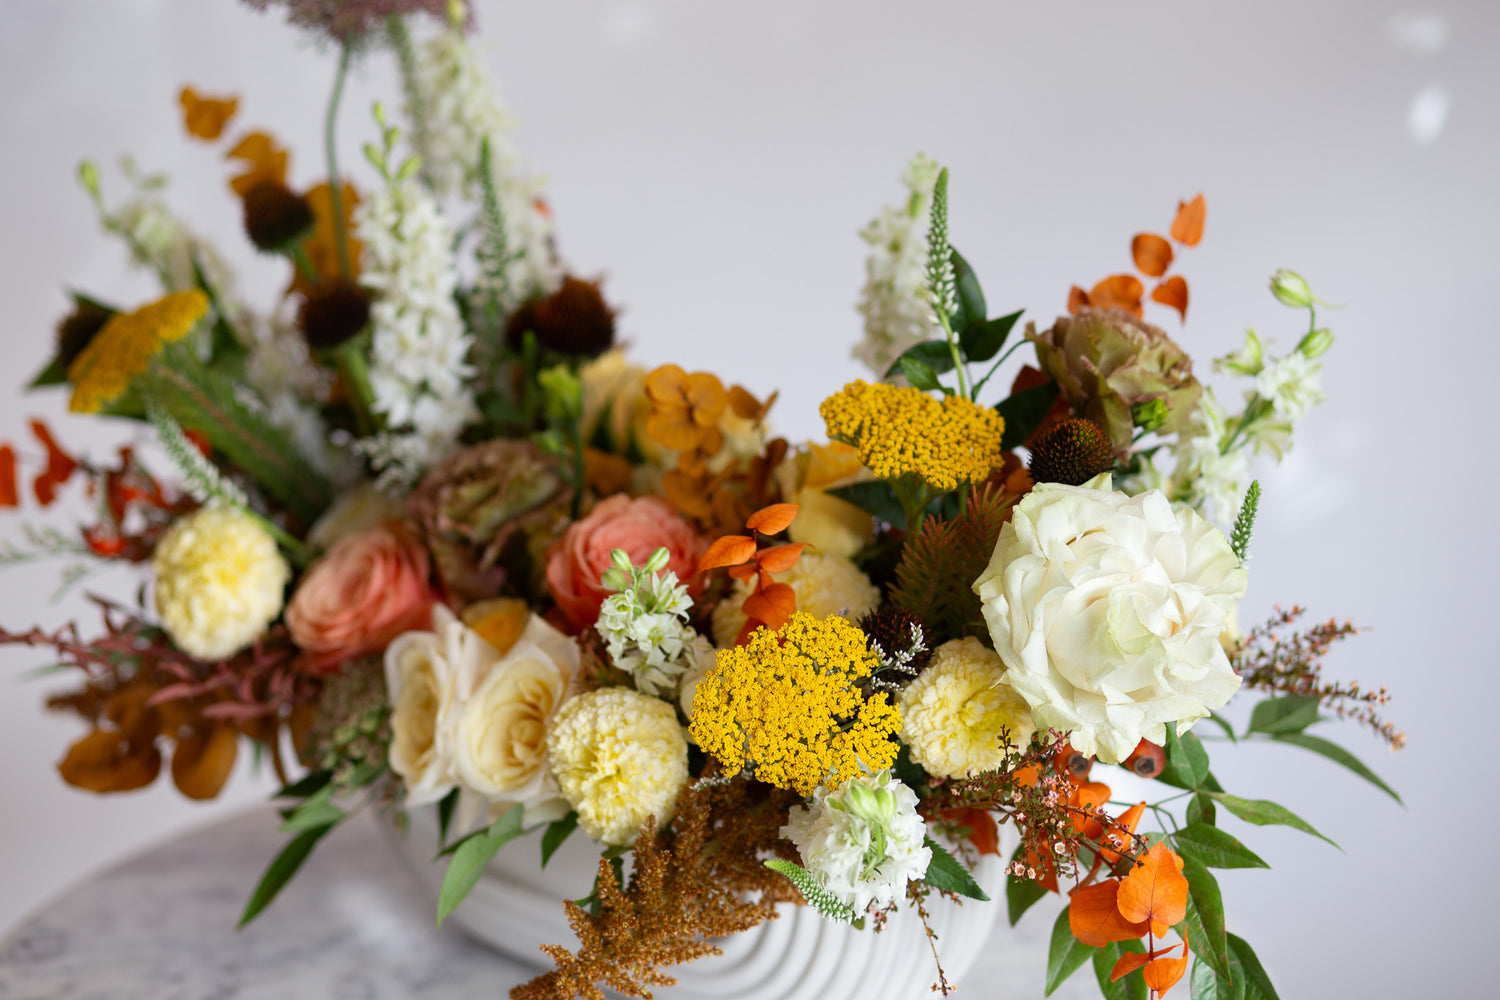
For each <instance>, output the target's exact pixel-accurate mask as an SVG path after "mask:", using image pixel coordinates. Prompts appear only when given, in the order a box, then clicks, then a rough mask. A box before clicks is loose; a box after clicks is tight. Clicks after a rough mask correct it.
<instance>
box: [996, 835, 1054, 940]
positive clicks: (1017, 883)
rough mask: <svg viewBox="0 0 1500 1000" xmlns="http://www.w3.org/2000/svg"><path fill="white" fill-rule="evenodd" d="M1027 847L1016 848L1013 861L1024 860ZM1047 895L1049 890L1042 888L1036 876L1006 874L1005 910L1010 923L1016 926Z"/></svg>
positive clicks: (1012, 856) (1012, 857)
mask: <svg viewBox="0 0 1500 1000" xmlns="http://www.w3.org/2000/svg"><path fill="white" fill-rule="evenodd" d="M1025 859H1026V849H1025V848H1024V847H1018V848H1016V853H1015V854H1013V855H1011V860H1012V861H1024V860H1025ZM1046 895H1047V890H1046V889H1044V888H1042V885H1041V883H1040V882H1038V881H1037V880H1036V879H1034V878H1017V877H1016V876H1014V875H1007V876H1005V911H1006V915H1007V916H1008V917H1009V918H1010V925H1011V926H1012V927H1014V926H1015V925H1016V921H1018V920H1020V919H1021V915H1022V914H1024V913H1025V912H1026V911H1027V910H1029V909H1031V908H1032V907H1033V906H1035V905H1036V903H1037V901H1038V900H1040V899H1041V898H1042V897H1044V896H1046Z"/></svg>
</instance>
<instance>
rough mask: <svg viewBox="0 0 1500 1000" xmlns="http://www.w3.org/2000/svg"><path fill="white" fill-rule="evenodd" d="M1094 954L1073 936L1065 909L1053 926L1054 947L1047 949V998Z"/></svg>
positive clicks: (1092, 950)
mask: <svg viewBox="0 0 1500 1000" xmlns="http://www.w3.org/2000/svg"><path fill="white" fill-rule="evenodd" d="M1093 954H1094V949H1092V948H1090V947H1089V946H1088V945H1086V944H1084V943H1083V942H1082V941H1080V940H1078V939H1077V938H1076V937H1074V936H1073V929H1072V928H1071V927H1070V926H1068V911H1067V909H1066V908H1064V909H1063V911H1062V912H1061V913H1059V914H1058V915H1057V922H1056V923H1054V924H1053V925H1052V945H1051V947H1049V948H1048V949H1047V992H1046V996H1049V997H1050V996H1051V995H1052V992H1053V991H1054V990H1056V989H1057V988H1058V987H1059V986H1061V985H1062V984H1063V983H1064V982H1066V981H1067V978H1068V977H1069V976H1071V975H1072V974H1073V973H1075V972H1077V971H1078V970H1079V969H1080V968H1081V967H1082V966H1083V964H1084V963H1085V962H1087V961H1088V960H1089V959H1090V958H1091V957H1093Z"/></svg>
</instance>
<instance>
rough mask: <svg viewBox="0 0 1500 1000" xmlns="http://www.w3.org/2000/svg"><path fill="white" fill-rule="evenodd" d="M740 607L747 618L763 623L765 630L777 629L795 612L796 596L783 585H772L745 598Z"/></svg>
mask: <svg viewBox="0 0 1500 1000" xmlns="http://www.w3.org/2000/svg"><path fill="white" fill-rule="evenodd" d="M741 607H743V608H744V609H745V614H746V615H747V616H748V617H750V618H754V619H756V620H758V621H762V622H765V625H766V628H769V629H778V628H781V626H783V625H785V624H786V623H787V620H788V619H789V618H791V617H792V614H793V613H794V612H795V611H796V610H797V594H796V591H794V590H792V588H791V587H790V586H789V585H787V584H785V583H773V584H771V585H770V586H769V587H762V588H761V589H760V590H757V591H756V592H755V593H753V594H751V595H750V596H749V597H747V598H745V603H744V604H743V605H741Z"/></svg>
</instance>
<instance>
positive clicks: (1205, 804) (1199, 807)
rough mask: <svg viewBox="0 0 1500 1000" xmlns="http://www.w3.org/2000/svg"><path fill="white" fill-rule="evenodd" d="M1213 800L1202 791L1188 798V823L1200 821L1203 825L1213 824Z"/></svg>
mask: <svg viewBox="0 0 1500 1000" xmlns="http://www.w3.org/2000/svg"><path fill="white" fill-rule="evenodd" d="M1215 812H1216V810H1215V809H1214V800H1213V799H1211V798H1209V797H1208V795H1207V794H1206V793H1204V792H1199V793H1198V794H1197V795H1194V796H1193V797H1192V798H1191V799H1189V800H1188V805H1187V821H1188V822H1189V823H1202V824H1203V825H1205V826H1213V825H1214V814H1215Z"/></svg>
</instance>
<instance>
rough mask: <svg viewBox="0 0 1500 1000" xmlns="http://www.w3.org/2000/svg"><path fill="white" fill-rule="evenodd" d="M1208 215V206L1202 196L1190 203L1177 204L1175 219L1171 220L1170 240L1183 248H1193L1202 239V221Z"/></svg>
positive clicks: (1181, 202) (1180, 202)
mask: <svg viewBox="0 0 1500 1000" xmlns="http://www.w3.org/2000/svg"><path fill="white" fill-rule="evenodd" d="M1207 215H1208V204H1207V203H1206V202H1204V200H1203V195H1201V194H1200V195H1197V196H1196V197H1194V198H1193V200H1192V201H1179V202H1178V203H1177V218H1175V219H1173V220H1172V229H1171V233H1172V239H1174V240H1176V241H1177V242H1178V243H1181V244H1182V245H1184V246H1190V247H1195V246H1197V245H1198V241H1199V240H1201V239H1203V220H1204V218H1205V217H1206V216H1207Z"/></svg>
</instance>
